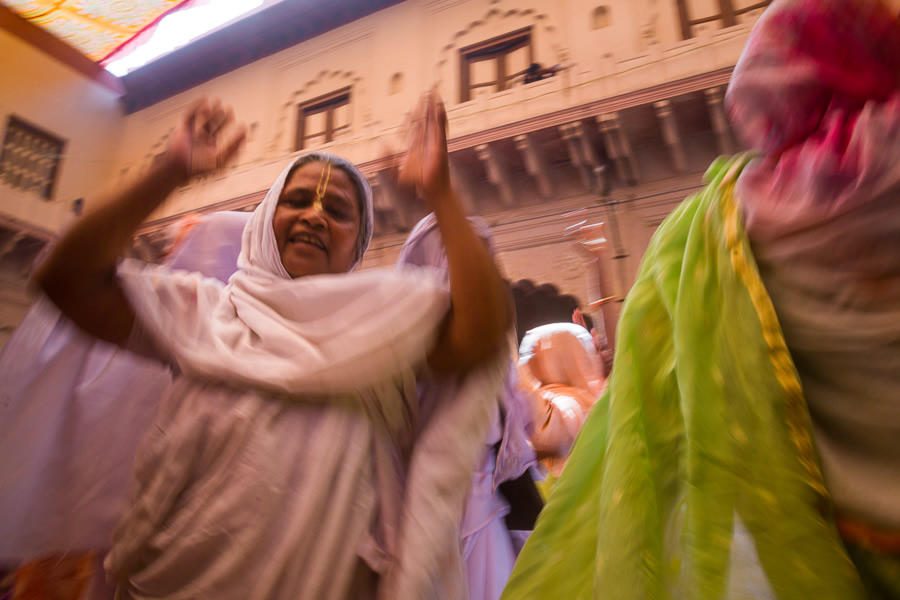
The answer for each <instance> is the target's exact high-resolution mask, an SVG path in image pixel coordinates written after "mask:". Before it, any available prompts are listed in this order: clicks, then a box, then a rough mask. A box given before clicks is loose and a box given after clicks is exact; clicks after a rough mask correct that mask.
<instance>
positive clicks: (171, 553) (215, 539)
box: [106, 157, 503, 599]
mask: <svg viewBox="0 0 900 600" xmlns="http://www.w3.org/2000/svg"><path fill="white" fill-rule="evenodd" d="M300 160H303V159H300ZM328 160H332V161H333V162H337V159H333V158H332V157H329V158H328ZM349 168H350V169H352V167H349ZM287 173H288V170H287V169H286V170H285V172H284V173H283V174H282V176H281V177H280V178H279V179H278V181H276V183H275V185H274V186H273V187H272V189H271V190H270V191H269V193H268V195H267V196H266V198H265V200H264V201H263V202H262V204H260V206H259V207H258V208H257V210H256V211H255V212H254V214H253V216H252V217H251V219H250V222H249V223H248V224H247V227H246V229H245V230H244V235H243V241H242V250H241V255H240V259H239V266H240V270H239V271H238V272H237V273H236V274H235V275H233V276H232V277H231V279H230V281H229V283H228V285H225V286H223V285H222V284H221V283H220V282H218V281H215V280H210V279H204V278H202V277H200V276H199V275H196V274H186V273H171V272H166V271H164V270H161V269H146V268H143V269H140V268H133V266H132V267H126V268H123V269H121V270H120V278H121V281H122V283H123V286H124V288H125V290H126V294H127V295H128V297H129V299H130V301H131V303H132V305H133V307H134V308H135V311H136V314H137V317H138V327H139V328H140V329H142V330H143V331H144V332H145V333H146V334H147V336H148V337H149V338H150V339H151V340H152V342H153V344H154V345H155V346H156V347H158V348H159V350H160V354H161V355H164V356H166V357H169V358H170V360H171V361H172V362H173V363H174V364H176V365H177V366H178V368H179V369H180V371H181V372H182V373H184V376H183V377H181V378H180V379H179V380H178V381H177V382H176V383H175V385H174V386H173V388H172V390H171V391H170V393H169V394H167V396H166V397H165V398H164V399H163V402H162V403H161V406H160V412H159V416H158V417H157V419H156V422H155V424H154V426H153V428H152V429H151V430H150V432H149V433H148V435H147V436H146V437H145V439H144V441H143V443H142V446H141V448H140V450H139V451H138V456H137V462H136V475H137V484H138V492H137V495H136V499H135V502H134V504H133V506H132V508H131V509H130V510H129V511H128V512H127V514H126V516H125V518H124V519H123V521H122V522H121V524H120V525H119V527H118V528H117V530H116V532H115V534H114V544H113V548H112V551H111V552H110V554H109V556H108V557H107V560H106V567H107V570H108V572H109V574H110V575H111V576H112V577H113V578H114V579H115V581H116V582H117V583H118V585H119V588H120V592H121V594H122V595H123V596H125V597H132V598H173V599H174V598H198V597H217V598H322V599H329V598H345V597H348V594H356V593H363V594H368V595H370V596H372V597H379V598H385V599H387V598H391V599H393V598H400V599H403V598H409V599H413V598H415V599H419V598H463V597H464V595H465V592H464V581H463V579H462V573H461V569H460V567H459V523H460V518H461V513H462V502H463V499H464V497H465V490H466V488H467V485H468V482H469V478H470V477H471V473H472V470H473V469H474V467H475V462H476V460H477V456H476V455H477V453H478V450H472V449H471V447H473V446H477V443H478V442H480V441H481V440H482V439H483V433H484V431H483V425H482V421H485V419H484V418H483V413H484V412H485V410H486V409H485V408H484V407H483V404H484V403H483V402H482V399H483V398H485V397H494V396H496V393H497V388H498V387H499V385H500V379H501V375H502V366H503V365H500V364H499V363H498V364H496V365H490V366H489V367H487V368H484V369H482V370H479V371H476V372H473V373H471V374H469V375H468V376H467V377H465V378H464V379H463V380H461V381H460V382H459V387H458V388H457V393H456V394H455V395H454V396H453V397H449V398H443V399H442V401H441V403H440V405H439V406H436V407H433V408H432V409H430V410H429V411H427V413H428V417H427V419H422V418H420V406H419V401H418V399H417V396H416V372H417V370H419V369H420V368H421V367H423V366H424V362H425V357H426V353H427V351H428V350H429V349H430V348H431V347H432V345H433V344H434V342H435V339H436V336H437V333H438V330H439V327H440V324H441V322H442V321H443V318H444V316H445V315H446V313H447V310H448V308H449V302H448V301H449V295H448V293H447V290H446V286H445V285H444V283H443V282H442V280H441V278H440V276H439V275H437V274H435V273H432V272H430V271H427V270H415V271H410V270H407V271H403V272H381V271H368V272H365V273H360V274H353V275H340V276H331V275H329V276H314V277H306V278H302V279H296V280H291V279H290V278H289V277H288V276H287V273H285V272H284V268H283V267H282V265H281V262H280V257H279V255H278V251H277V248H276V245H275V239H274V233H273V230H272V216H273V214H274V211H275V207H276V204H277V202H278V198H279V196H280V194H281V190H282V188H283V186H284V183H285V179H286V176H287ZM354 174H355V175H354ZM351 176H353V177H355V178H357V181H360V180H362V182H363V183H362V184H361V185H362V186H364V187H365V190H366V198H365V200H366V202H365V206H364V207H363V216H364V227H365V229H366V230H367V231H370V230H371V218H372V217H371V195H370V192H369V191H368V187H367V186H366V185H364V179H362V176H361V175H359V174H358V172H356V171H355V169H353V171H352V172H351ZM365 243H367V239H366V240H364V243H362V244H361V249H364V247H365ZM361 566H364V568H363V569H361V568H360V567H361ZM366 571H370V572H374V573H375V574H377V577H374V578H372V579H370V580H369V582H370V583H369V584H368V585H365V584H364V585H362V586H361V588H362V591H359V592H357V591H351V589H358V588H357V587H355V586H357V584H358V583H359V577H358V575H360V574H362V575H365V572H366ZM363 578H365V577H363ZM352 586H354V587H352Z"/></svg>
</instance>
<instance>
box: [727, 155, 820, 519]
mask: <svg viewBox="0 0 900 600" xmlns="http://www.w3.org/2000/svg"><path fill="white" fill-rule="evenodd" d="M736 162H740V163H743V161H741V160H740V159H738V161H736ZM737 172H739V170H735V169H732V170H731V171H730V172H729V173H728V174H727V175H726V176H725V178H724V179H723V180H722V182H721V184H720V186H719V191H720V198H721V203H722V206H721V209H722V215H723V219H724V222H725V244H726V246H727V248H728V252H729V255H730V256H731V265H732V267H733V268H734V270H735V271H736V272H737V274H738V277H740V279H741V281H742V282H743V283H744V285H745V286H746V288H747V291H748V292H749V294H750V300H751V301H752V302H753V307H754V308H755V309H756V314H757V317H758V318H759V322H760V324H761V326H762V331H763V337H764V338H765V340H766V345H767V346H768V347H769V358H770V360H771V362H772V366H773V367H774V369H775V376H776V378H777V379H778V382H779V383H780V384H781V387H782V388H783V389H784V392H785V396H786V398H787V401H786V409H787V411H786V412H787V424H788V428H789V429H790V434H791V439H792V440H793V442H794V445H795V446H796V448H797V453H798V458H799V460H800V464H801V465H802V466H803V469H804V470H805V471H806V474H807V483H808V485H809V486H810V487H811V488H812V489H813V490H815V492H816V493H817V494H819V496H820V497H821V499H822V500H823V502H825V503H828V504H830V497H829V494H828V490H827V489H826V487H825V480H824V478H823V477H822V471H821V469H820V468H819V461H818V459H817V457H816V450H815V445H814V444H813V440H812V434H811V424H810V421H809V410H808V408H807V405H806V398H805V397H804V396H803V388H802V386H801V385H800V378H799V376H798V375H797V371H796V369H795V367H794V361H793V359H792V358H791V354H790V352H789V351H788V348H787V344H786V343H785V341H784V336H783V335H782V333H781V326H780V325H779V324H778V318H777V317H776V315H775V307H774V306H773V305H772V300H771V299H770V298H769V294H768V292H767V291H766V288H765V286H764V285H763V282H762V279H761V278H760V276H759V273H758V272H757V271H756V269H755V268H753V267H752V266H751V265H750V261H749V260H748V258H747V254H746V251H745V248H744V242H743V236H742V235H741V229H742V228H741V220H740V212H739V211H738V203H737V201H736V199H735V195H734V187H735V179H736V175H737Z"/></svg>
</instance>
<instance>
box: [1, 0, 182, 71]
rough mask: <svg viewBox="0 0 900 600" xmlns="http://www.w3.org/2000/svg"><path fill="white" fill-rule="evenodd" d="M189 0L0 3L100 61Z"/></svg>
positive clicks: (15, 0)
mask: <svg viewBox="0 0 900 600" xmlns="http://www.w3.org/2000/svg"><path fill="white" fill-rule="evenodd" d="M189 1H190V0H0V4H3V5H5V6H7V7H8V8H9V9H10V10H11V11H13V12H14V13H16V14H18V15H19V16H20V17H22V18H24V19H25V20H27V21H30V22H31V23H33V24H35V25H37V26H38V27H41V28H42V29H44V30H46V31H48V32H50V33H52V34H53V35H55V36H56V37H58V38H60V39H61V40H63V41H64V42H66V43H67V44H69V45H70V46H72V47H73V48H75V49H76V50H78V51H79V52H81V53H82V54H84V55H86V56H87V57H88V58H90V59H91V60H94V61H96V62H99V61H101V60H103V59H104V58H106V57H107V56H109V55H110V54H112V53H113V52H115V51H116V49H118V48H119V47H120V46H121V45H122V44H124V43H126V42H128V41H129V40H130V39H131V38H133V37H134V36H136V35H137V34H139V33H140V32H142V31H143V30H144V29H146V28H147V27H149V26H151V25H153V24H154V23H156V22H157V21H158V20H159V19H160V18H161V17H163V16H164V15H165V14H166V13H168V12H170V11H172V10H174V9H176V8H178V7H179V6H181V5H182V4H184V3H185V2H189Z"/></svg>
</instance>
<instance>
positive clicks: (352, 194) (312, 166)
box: [272, 162, 360, 278]
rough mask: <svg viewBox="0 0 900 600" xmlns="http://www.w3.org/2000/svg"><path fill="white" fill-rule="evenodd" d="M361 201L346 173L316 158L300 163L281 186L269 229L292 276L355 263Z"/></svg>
mask: <svg viewBox="0 0 900 600" xmlns="http://www.w3.org/2000/svg"><path fill="white" fill-rule="evenodd" d="M359 207H360V199H359V198H357V194H356V187H355V186H354V185H353V181H352V180H351V179H350V177H349V176H348V175H347V174H346V173H345V172H344V171H342V170H341V169H338V168H336V167H330V165H328V164H326V163H321V162H311V163H307V164H305V165H303V166H302V167H300V168H299V169H297V170H296V171H294V173H293V174H292V175H291V178H290V179H289V180H288V181H287V183H286V184H285V186H284V190H282V192H281V197H280V198H279V199H278V206H277V207H276V208H275V216H274V218H273V219H272V229H273V230H274V231H275V242H276V244H277V245H278V253H279V255H280V256H281V264H282V265H284V269H285V270H286V271H287V272H288V274H289V275H290V276H291V277H294V278H296V277H304V276H306V275H321V274H325V273H346V272H347V271H349V270H350V267H352V266H353V263H354V262H355V261H356V241H357V238H358V236H359V227H360V208H359Z"/></svg>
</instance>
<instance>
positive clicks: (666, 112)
mask: <svg viewBox="0 0 900 600" xmlns="http://www.w3.org/2000/svg"><path fill="white" fill-rule="evenodd" d="M653 108H654V109H655V110H656V117H657V119H659V126H660V129H661V130H662V136H663V140H665V142H666V146H668V147H669V154H670V155H671V156H672V165H673V166H674V167H675V170H676V171H677V172H678V173H684V172H685V171H687V159H686V157H685V153H684V144H683V143H682V140H681V133H680V132H679V130H678V123H677V121H676V120H675V113H674V112H673V110H672V101H671V100H660V101H659V102H654V103H653Z"/></svg>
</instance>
